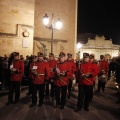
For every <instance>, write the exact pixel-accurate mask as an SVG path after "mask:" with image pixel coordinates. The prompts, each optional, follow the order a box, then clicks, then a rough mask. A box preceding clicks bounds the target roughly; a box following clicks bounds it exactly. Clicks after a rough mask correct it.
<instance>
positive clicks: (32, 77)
mask: <svg viewBox="0 0 120 120" xmlns="http://www.w3.org/2000/svg"><path fill="white" fill-rule="evenodd" d="M33 66H37V62H32V63H30V72H29V77H30V78H31V79H34V77H35V76H34V75H33V73H32V72H31V70H32V68H33Z"/></svg>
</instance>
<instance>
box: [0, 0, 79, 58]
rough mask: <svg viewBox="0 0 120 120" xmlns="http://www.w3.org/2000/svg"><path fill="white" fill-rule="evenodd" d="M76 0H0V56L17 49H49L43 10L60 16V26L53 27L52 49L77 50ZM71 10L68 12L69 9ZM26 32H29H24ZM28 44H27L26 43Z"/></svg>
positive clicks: (24, 51) (23, 51)
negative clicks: (57, 29)
mask: <svg viewBox="0 0 120 120" xmlns="http://www.w3.org/2000/svg"><path fill="white" fill-rule="evenodd" d="M77 2H78V0H0V11H1V14H0V21H1V24H0V56H3V55H4V54H7V55H9V54H10V53H11V52H14V51H17V52H20V54H23V55H24V56H26V55H31V54H35V55H36V54H37V52H39V51H41V52H45V51H44V46H45V49H46V53H45V54H46V55H48V53H49V52H50V50H51V31H50V30H48V29H46V27H45V26H44V25H43V22H42V20H43V16H44V15H45V13H47V14H48V16H49V17H51V15H52V13H54V20H55V21H56V20H57V18H60V19H61V21H62V23H63V27H62V29H61V30H60V31H54V44H53V46H54V47H53V48H54V49H53V50H54V53H55V55H58V54H59V52H60V51H63V52H65V53H67V52H70V53H72V54H73V55H75V53H76V40H77V38H76V36H77ZM70 11H71V12H70ZM24 33H27V34H28V35H24ZM26 44H27V45H26Z"/></svg>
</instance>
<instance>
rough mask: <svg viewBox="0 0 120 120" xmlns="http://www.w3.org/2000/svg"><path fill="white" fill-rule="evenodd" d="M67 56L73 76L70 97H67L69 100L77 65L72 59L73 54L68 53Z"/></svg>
mask: <svg viewBox="0 0 120 120" xmlns="http://www.w3.org/2000/svg"><path fill="white" fill-rule="evenodd" d="M67 56H68V58H67V62H68V63H69V64H70V66H71V75H72V76H69V84H68V95H67V98H68V99H70V96H71V89H72V83H73V80H74V76H75V72H76V64H75V62H74V60H73V59H72V54H70V53H68V54H67Z"/></svg>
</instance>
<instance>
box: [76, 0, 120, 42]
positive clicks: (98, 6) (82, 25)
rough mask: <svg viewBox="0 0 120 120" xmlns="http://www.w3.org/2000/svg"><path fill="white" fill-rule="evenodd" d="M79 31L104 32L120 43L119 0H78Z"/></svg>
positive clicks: (107, 36) (108, 37)
mask: <svg viewBox="0 0 120 120" xmlns="http://www.w3.org/2000/svg"><path fill="white" fill-rule="evenodd" d="M78 33H93V34H103V35H104V36H105V37H106V38H107V39H110V38H112V40H113V43H114V44H120V4H119V0H78Z"/></svg>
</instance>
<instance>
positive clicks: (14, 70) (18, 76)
mask: <svg viewBox="0 0 120 120" xmlns="http://www.w3.org/2000/svg"><path fill="white" fill-rule="evenodd" d="M13 55H14V60H13V61H12V62H11V65H10V71H11V74H10V86H9V93H8V102H7V103H6V105H9V104H12V103H14V104H15V103H18V102H19V99H20V81H21V80H22V76H23V73H24V62H23V61H20V60H19V53H18V52H14V53H13ZM14 91H15V101H14V102H13V94H14Z"/></svg>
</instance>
